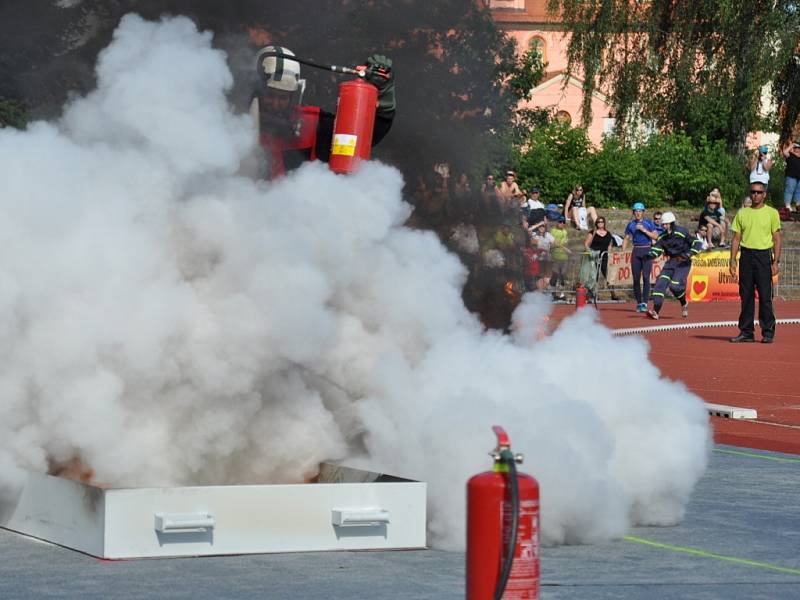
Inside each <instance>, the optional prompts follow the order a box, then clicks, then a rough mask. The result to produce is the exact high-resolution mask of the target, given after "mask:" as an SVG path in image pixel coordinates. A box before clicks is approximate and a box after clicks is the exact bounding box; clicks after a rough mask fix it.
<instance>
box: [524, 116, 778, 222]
mask: <svg viewBox="0 0 800 600" xmlns="http://www.w3.org/2000/svg"><path fill="white" fill-rule="evenodd" d="M515 167H516V169H517V172H518V176H519V179H520V181H522V183H523V184H524V185H525V186H533V185H537V186H539V187H540V188H541V189H542V197H543V198H544V199H545V201H547V202H556V203H558V202H564V200H565V199H566V197H567V194H569V192H570V191H571V190H572V189H573V188H574V187H575V186H576V185H577V184H582V185H583V187H584V189H585V190H586V193H587V196H588V197H589V199H590V202H591V203H592V204H593V205H595V206H601V207H611V206H616V207H622V206H630V205H632V204H633V203H634V202H644V203H645V204H647V205H650V206H667V205H674V204H678V205H686V206H698V207H699V206H702V204H703V202H704V201H705V198H706V196H707V194H708V192H709V191H710V190H711V189H712V188H713V187H719V188H720V191H721V192H722V195H723V197H724V198H730V199H733V200H734V201H735V199H737V198H739V196H741V195H743V194H744V191H745V190H746V178H745V171H744V169H743V168H742V166H741V163H740V161H739V159H738V158H737V157H735V156H733V155H731V154H730V153H729V152H728V151H727V149H726V148H725V143H724V141H722V140H718V141H714V142H712V141H709V140H707V139H706V138H700V140H698V141H696V142H695V141H693V140H692V139H691V138H690V137H689V136H687V135H685V134H683V133H680V132H677V133H665V134H654V135H652V136H650V138H649V139H648V140H647V141H646V142H645V143H643V144H640V145H638V146H635V147H630V146H626V145H624V144H623V143H622V142H621V141H620V140H619V138H616V137H607V138H605V139H604V141H603V145H602V147H601V148H599V149H597V150H594V149H593V148H592V145H591V142H590V141H589V138H588V135H587V133H586V130H585V129H583V128H580V127H575V128H571V127H570V126H569V125H566V124H563V123H559V122H557V121H554V122H551V123H549V124H548V125H546V126H544V127H539V128H536V129H535V130H534V131H533V132H532V133H531V135H530V136H529V138H528V139H527V141H526V144H525V150H524V151H519V152H518V153H517V155H516V158H515ZM772 187H773V186H770V188H772ZM776 189H777V188H776Z"/></svg>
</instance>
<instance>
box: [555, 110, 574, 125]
mask: <svg viewBox="0 0 800 600" xmlns="http://www.w3.org/2000/svg"><path fill="white" fill-rule="evenodd" d="M556 121H558V122H559V123H564V125H569V124H570V123H572V115H570V114H569V113H568V112H567V111H565V110H560V111H558V112H557V113H556Z"/></svg>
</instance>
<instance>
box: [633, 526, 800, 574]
mask: <svg viewBox="0 0 800 600" xmlns="http://www.w3.org/2000/svg"><path fill="white" fill-rule="evenodd" d="M623 539H625V541H628V542H634V543H636V544H642V545H644V546H652V547H653V548H660V549H662V550H670V551H672V552H682V553H684V554H691V555H693V556H700V557H702V558H713V559H715V560H724V561H726V562H732V563H736V564H739V565H747V566H748V567H756V568H759V569H768V570H770V571H777V572H779V573H788V574H789V575H798V576H800V569H792V568H791V567H781V566H780V565H773V564H772V563H766V562H761V561H758V560H748V559H746V558H738V557H736V556H726V555H724V554H717V553H716V552H707V551H705V550H698V549H697V548H687V547H685V546H673V545H672V544H663V543H661V542H654V541H653V540H647V539H645V538H640V537H637V536H635V535H626V536H625V537H624V538H623Z"/></svg>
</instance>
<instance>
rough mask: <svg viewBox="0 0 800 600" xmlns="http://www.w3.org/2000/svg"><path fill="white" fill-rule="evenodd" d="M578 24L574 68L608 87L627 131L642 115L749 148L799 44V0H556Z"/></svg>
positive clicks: (553, 6) (590, 84) (572, 45)
mask: <svg viewBox="0 0 800 600" xmlns="http://www.w3.org/2000/svg"><path fill="white" fill-rule="evenodd" d="M548 7H549V9H550V10H551V11H552V12H553V14H558V15H560V18H561V20H562V21H563V23H564V24H565V26H566V29H568V30H569V31H571V32H572V35H571V38H570V42H569V46H568V60H569V66H568V68H569V70H570V71H574V72H581V73H582V75H583V77H584V98H585V100H584V106H583V119H584V122H585V123H588V120H589V118H590V115H591V112H590V111H591V105H590V102H589V99H590V93H591V92H592V91H594V90H595V89H596V88H600V89H602V90H603V91H604V92H606V93H607V95H609V97H610V98H611V100H612V103H613V105H614V109H615V112H616V117H617V125H618V130H619V133H620V134H622V135H625V134H626V133H627V132H629V131H630V129H632V128H634V127H635V126H636V125H637V124H638V123H640V122H642V121H650V122H652V123H654V124H655V125H656V126H657V127H658V128H660V129H662V130H668V131H670V130H671V131H680V130H685V131H689V132H691V134H692V136H693V138H694V140H695V141H697V140H699V139H700V138H701V137H703V136H705V137H707V138H709V139H724V140H725V141H726V144H727V147H728V149H729V150H731V151H732V152H734V153H737V154H743V152H744V144H745V139H746V136H747V133H748V132H749V131H752V130H755V129H759V128H761V127H764V126H765V125H766V123H765V122H764V121H763V120H762V119H761V118H760V115H759V110H760V108H761V91H762V89H763V88H764V86H765V85H766V84H768V83H770V82H772V81H773V79H775V77H776V76H777V74H778V72H779V71H780V69H781V68H782V67H783V66H784V65H785V64H786V63H787V60H788V57H789V56H790V55H791V53H792V51H793V49H794V48H795V45H796V43H797V35H798V19H799V18H800V17H799V16H798V11H797V10H796V2H795V1H794V0H724V1H722V2H720V1H718V0H651V1H650V2H640V1H638V0H549V3H548Z"/></svg>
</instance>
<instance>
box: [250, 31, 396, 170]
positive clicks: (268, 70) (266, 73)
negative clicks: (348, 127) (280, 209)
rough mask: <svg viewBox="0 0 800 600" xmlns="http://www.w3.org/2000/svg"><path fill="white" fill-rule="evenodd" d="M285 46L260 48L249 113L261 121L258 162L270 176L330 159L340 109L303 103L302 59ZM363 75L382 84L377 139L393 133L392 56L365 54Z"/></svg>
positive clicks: (368, 79)
mask: <svg viewBox="0 0 800 600" xmlns="http://www.w3.org/2000/svg"><path fill="white" fill-rule="evenodd" d="M293 57H294V53H293V52H292V51H291V50H289V49H288V48H284V47H282V46H276V45H269V46H265V47H264V48H262V49H261V50H259V51H258V55H257V57H256V73H257V76H258V82H259V83H258V86H257V87H256V89H255V90H254V92H253V95H252V98H251V101H250V114H251V116H252V117H253V120H254V122H255V123H256V124H257V126H258V133H259V143H260V145H261V148H262V149H263V153H264V158H265V161H264V162H265V164H263V165H261V166H260V168H259V171H260V172H261V173H260V174H261V175H263V176H265V177H266V178H267V179H275V178H277V177H281V176H282V175H285V174H286V173H287V172H288V171H290V170H292V169H296V168H297V167H299V166H300V165H301V164H302V163H303V162H305V161H308V160H321V161H324V162H327V161H328V160H330V153H331V145H332V141H333V127H334V121H335V119H336V115H334V114H333V113H330V112H327V111H324V110H322V109H321V108H320V107H318V106H304V105H303V92H304V91H305V86H306V81H305V79H301V77H300V63H299V62H298V61H297V60H294V59H293ZM364 80H365V81H367V82H368V83H371V84H372V85H374V86H375V87H376V88H377V89H378V104H377V110H376V113H375V125H374V129H373V133H372V144H373V145H374V144H377V143H378V142H380V140H381V139H383V137H384V136H385V135H386V134H387V133H388V131H389V129H390V128H391V126H392V121H393V120H394V114H395V108H396V102H395V92H394V70H393V69H392V60H391V59H390V58H387V57H386V56H383V55H381V54H373V55H372V56H370V57H369V58H368V59H367V60H366V69H365V71H364Z"/></svg>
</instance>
